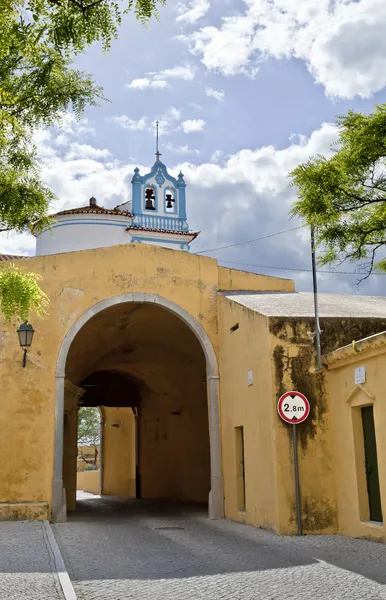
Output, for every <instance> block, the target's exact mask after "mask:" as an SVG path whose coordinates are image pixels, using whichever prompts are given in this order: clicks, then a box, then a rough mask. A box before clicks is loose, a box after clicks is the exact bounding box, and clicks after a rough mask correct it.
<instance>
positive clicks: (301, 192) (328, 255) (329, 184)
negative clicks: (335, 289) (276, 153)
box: [290, 105, 386, 281]
mask: <svg viewBox="0 0 386 600" xmlns="http://www.w3.org/2000/svg"><path fill="white" fill-rule="evenodd" d="M337 125H338V131H339V136H338V141H337V143H336V144H334V146H333V148H332V149H333V151H334V152H333V155H332V156H331V157H330V158H328V159H327V158H325V157H323V156H317V157H313V158H311V159H310V160H309V161H308V162H307V163H305V164H302V165H299V166H298V167H297V168H296V169H294V170H293V171H292V172H291V173H290V177H291V180H292V184H293V185H296V186H297V188H298V200H297V201H296V202H295V203H294V205H293V207H292V211H291V212H292V214H294V215H299V216H300V217H301V218H302V219H303V220H304V221H305V223H307V224H309V225H311V226H313V227H314V228H315V237H316V244H317V245H319V246H320V247H321V257H320V261H319V262H320V263H321V264H338V263H339V264H341V263H342V262H343V261H345V260H350V261H362V263H361V264H360V267H359V269H358V273H361V275H362V277H361V279H360V281H362V280H363V279H365V278H366V277H368V276H369V275H370V274H371V272H372V271H373V269H376V270H377V271H381V272H386V259H385V258H383V257H382V256H380V260H378V262H376V256H377V254H378V252H379V251H380V250H381V249H382V248H383V247H384V246H385V243H386V171H385V168H386V105H383V106H376V107H375V109H374V112H373V113H371V114H369V115H365V114H361V113H356V112H354V111H349V112H348V114H347V115H345V116H341V117H338V119H337Z"/></svg>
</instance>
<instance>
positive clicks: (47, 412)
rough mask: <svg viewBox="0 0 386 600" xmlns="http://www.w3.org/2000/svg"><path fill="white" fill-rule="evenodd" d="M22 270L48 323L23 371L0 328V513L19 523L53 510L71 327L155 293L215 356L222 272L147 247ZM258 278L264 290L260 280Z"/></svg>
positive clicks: (76, 255)
mask: <svg viewBox="0 0 386 600" xmlns="http://www.w3.org/2000/svg"><path fill="white" fill-rule="evenodd" d="M18 266H19V267H22V268H23V267H25V268H27V269H28V270H29V271H33V272H35V273H38V274H40V275H42V278H43V279H42V287H43V289H44V291H45V292H46V293H47V295H48V296H49V298H50V306H49V311H48V314H47V315H46V316H44V317H42V318H37V317H34V318H33V321H32V322H33V325H34V328H35V330H36V333H35V336H34V341H33V345H32V347H31V349H30V350H29V352H28V356H27V366H26V368H25V369H23V368H22V352H21V350H20V347H19V345H18V339H17V335H16V333H15V325H14V324H5V323H3V322H2V323H1V325H0V385H1V394H0V408H1V410H0V435H1V439H2V452H1V453H0V480H1V482H2V485H1V486H0V512H1V511H3V512H7V511H9V506H10V504H11V503H18V504H19V505H20V506H21V507H23V508H22V509H21V510H20V511H19V512H18V513H17V514H18V516H19V518H30V517H31V518H35V516H36V515H37V514H42V512H41V511H42V509H41V507H42V503H43V504H44V503H47V505H48V506H49V507H50V506H51V500H52V497H51V493H52V487H51V485H52V477H53V461H54V429H55V398H56V379H55V370H56V364H57V358H58V354H59V349H60V347H61V344H62V342H63V339H64V337H65V335H66V333H67V332H68V331H69V329H70V328H71V326H72V325H74V324H75V323H76V322H77V321H78V319H79V318H80V317H81V315H82V314H84V313H85V312H86V311H87V310H89V309H90V308H91V307H93V306H95V305H96V304H97V303H98V302H101V301H103V300H105V299H109V298H111V297H112V296H119V295H121V294H127V293H134V292H141V293H147V294H158V295H160V296H161V297H163V298H166V299H167V300H168V301H170V302H173V303H175V304H177V305H178V306H180V307H181V308H182V309H183V310H185V311H187V313H189V314H190V315H192V316H193V317H194V318H195V319H196V320H197V321H198V323H199V324H200V325H201V326H202V327H203V329H204V330H205V332H206V333H207V335H208V337H209V339H210V342H211V344H212V345H213V348H214V350H215V352H216V354H218V312H217V311H218V308H217V291H218V289H219V269H218V265H217V261H216V260H214V259H211V258H208V257H204V256H197V255H194V254H189V253H182V252H178V251H171V250H167V249H163V248H160V247H155V246H150V245H148V244H144V245H142V244H138V245H136V244H126V245H123V246H113V247H109V248H98V249H95V250H84V251H80V252H72V253H62V254H57V255H54V254H52V255H46V256H39V257H34V258H28V259H23V260H20V261H18ZM254 277H255V282H256V289H261V287H262V283H261V282H262V278H261V276H258V275H256V276H254ZM244 279H245V282H246V284H248V285H249V286H250V288H251V287H252V281H251V276H250V275H249V274H247V276H245V278H243V276H240V278H239V279H238V284H239V285H241V286H242V284H243V280H244ZM263 279H264V281H265V280H266V278H265V277H264V278H263ZM269 281H270V282H274V285H275V286H277V287H276V289H283V290H286V289H292V282H288V281H287V280H284V281H282V280H280V279H276V278H271V279H270V280H269ZM75 383H78V384H79V383H80V381H78V382H75ZM44 506H46V504H44Z"/></svg>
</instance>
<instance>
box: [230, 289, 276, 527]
mask: <svg viewBox="0 0 386 600" xmlns="http://www.w3.org/2000/svg"><path fill="white" fill-rule="evenodd" d="M219 314H220V315H221V319H220V338H219V339H220V378H221V379H220V380H221V399H222V435H223V469H224V489H225V513H226V516H227V517H228V518H230V519H234V520H236V521H241V522H245V523H249V524H252V525H256V526H258V527H264V528H267V529H272V530H274V531H279V515H278V505H277V495H278V493H279V490H278V482H277V479H276V472H275V463H276V440H275V419H276V415H275V404H274V389H273V381H272V374H271V368H272V365H271V357H270V350H271V340H270V334H269V330H268V321H267V319H266V317H264V316H262V315H259V314H257V313H255V312H253V311H250V310H248V309H247V308H245V307H243V306H241V305H239V304H236V303H234V302H231V301H229V300H228V299H227V298H224V297H223V296H219ZM237 325H238V328H237V329H235V330H233V331H232V329H231V328H234V327H235V326H237ZM248 371H252V377H253V383H252V385H248ZM236 427H243V430H244V461H245V500H246V502H245V510H240V502H239V498H238V485H239V483H240V482H239V481H238V474H237V464H236V463H237V460H238V458H237V455H236V454H237V450H236V432H235V428H236Z"/></svg>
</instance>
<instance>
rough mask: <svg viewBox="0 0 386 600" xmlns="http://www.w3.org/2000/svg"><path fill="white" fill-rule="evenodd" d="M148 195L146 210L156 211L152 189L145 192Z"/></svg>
mask: <svg viewBox="0 0 386 600" xmlns="http://www.w3.org/2000/svg"><path fill="white" fill-rule="evenodd" d="M145 193H146V202H145V208H146V210H155V207H154V193H153V190H152V188H147V190H146V191H145Z"/></svg>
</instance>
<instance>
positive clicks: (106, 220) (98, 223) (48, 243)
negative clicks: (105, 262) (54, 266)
mask: <svg viewBox="0 0 386 600" xmlns="http://www.w3.org/2000/svg"><path fill="white" fill-rule="evenodd" d="M130 223H131V219H129V218H127V217H123V216H116V215H95V214H78V215H63V216H59V217H57V219H56V222H55V223H54V224H53V227H52V229H51V230H50V229H48V230H46V231H43V233H41V234H39V235H38V236H37V238H36V255H37V256H42V255H46V254H59V253H61V252H73V251H75V250H90V249H93V248H104V247H106V246H117V245H120V244H128V243H130V242H131V235H130V233H129V232H128V231H126V228H127V227H128V226H129V225H130Z"/></svg>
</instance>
